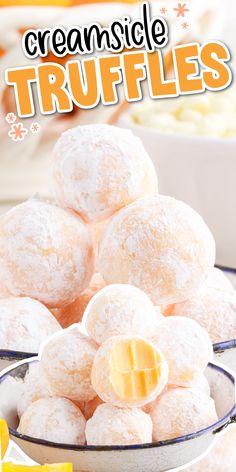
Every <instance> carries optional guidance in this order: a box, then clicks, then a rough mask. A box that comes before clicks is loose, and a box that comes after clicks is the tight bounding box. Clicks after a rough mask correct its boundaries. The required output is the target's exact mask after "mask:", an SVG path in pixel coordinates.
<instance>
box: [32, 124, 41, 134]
mask: <svg viewBox="0 0 236 472" xmlns="http://www.w3.org/2000/svg"><path fill="white" fill-rule="evenodd" d="M30 131H31V133H34V134H35V133H38V132H39V131H40V126H39V124H38V123H32V125H31V127H30Z"/></svg>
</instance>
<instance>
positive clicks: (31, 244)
mask: <svg viewBox="0 0 236 472" xmlns="http://www.w3.org/2000/svg"><path fill="white" fill-rule="evenodd" d="M52 182H53V189H54V198H55V203H48V202H44V201H42V200H40V199H38V198H34V199H30V200H29V201H27V202H25V203H23V204H21V205H18V206H17V207H15V208H13V209H12V210H11V211H10V212H8V213H7V214H5V215H3V216H2V217H1V219H0V292H1V297H2V299H1V300H0V326H1V330H0V342H1V344H2V347H5V348H7V347H8V348H9V349H15V350H17V349H18V350H20V349H21V350H22V348H21V346H22V345H23V346H24V347H26V346H29V349H34V350H36V351H37V350H38V348H39V345H40V343H41V342H42V340H43V339H45V338H47V337H48V336H50V335H52V336H51V337H50V338H49V339H48V340H47V341H46V342H45V343H44V344H43V347H42V348H41V352H40V362H39V363H38V364H34V365H32V366H31V367H30V369H29V372H28V374H27V376H26V378H25V382H24V386H23V390H22V395H21V397H20V399H19V404H18V414H19V418H20V423H19V428H18V429H19V431H20V432H21V433H22V434H25V435H28V436H33V437H37V438H42V439H46V440H50V441H53V442H62V443H70V444H84V443H85V442H87V444H91V445H108V444H116V445H117V444H123V445H126V444H137V443H145V442H151V441H152V440H154V441H159V440H165V439H171V438H174V437H177V436H181V435H184V434H188V433H192V432H195V431H197V430H199V429H202V428H204V427H206V426H208V425H209V424H211V423H214V422H216V421H217V413H216V410H215V404H214V401H213V399H212V398H211V396H210V388H209V384H208V381H207V379H206V377H205V376H204V371H205V369H206V367H207V364H208V362H209V361H210V360H211V359H212V355H213V350H212V341H218V340H221V339H222V337H224V340H226V339H230V338H234V337H236V322H235V321H236V293H235V291H234V290H233V288H232V287H231V285H230V283H229V282H228V281H227V279H226V278H225V276H224V275H223V274H222V273H221V272H219V271H218V270H217V269H214V261H215V243H214V239H213V237H212V235H211V233H210V231H209V229H208V227H207V226H206V224H205V223H204V221H203V220H202V218H201V217H200V216H199V215H198V214H197V213H196V212H195V211H194V210H193V209H191V208H190V207H189V206H188V205H186V204H185V203H183V202H180V201H177V200H175V199H174V198H171V197H168V196H163V195H159V194H158V184H157V176H156V173H155V170H154V167H153V164H152V162H151V160H150V158H149V156H148V155H147V153H146V151H145V149H144V148H143V146H142V143H141V141H140V140H139V139H138V138H137V137H135V136H134V135H133V134H132V133H131V132H130V131H128V130H124V129H119V128H116V127H112V126H108V125H88V126H82V127H77V128H74V129H71V130H68V131H67V132H65V133H63V134H62V136H61V138H60V139H59V140H58V142H57V144H56V146H55V149H54V153H53V161H52ZM164 315H165V316H164ZM170 315H173V316H170ZM79 322H81V323H79ZM73 323H77V324H76V325H73V326H72V327H70V328H68V329H64V330H59V329H60V327H61V326H62V327H63V328H67V327H68V326H70V325H72V324H73ZM58 330H59V331H58ZM56 331H58V332H57V333H56V334H54V333H55V332H56ZM19 332H20V333H21V340H20V339H19ZM55 425H56V427H55Z"/></svg>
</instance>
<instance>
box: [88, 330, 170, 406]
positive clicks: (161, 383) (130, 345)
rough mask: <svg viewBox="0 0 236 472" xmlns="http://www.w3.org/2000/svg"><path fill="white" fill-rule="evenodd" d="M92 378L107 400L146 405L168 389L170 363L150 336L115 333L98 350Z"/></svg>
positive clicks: (96, 388)
mask: <svg viewBox="0 0 236 472" xmlns="http://www.w3.org/2000/svg"><path fill="white" fill-rule="evenodd" d="M91 378H92V385H93V388H94V390H95V391H96V393H97V395H98V396H99V397H100V398H101V399H102V400H103V401H104V402H106V403H111V404H113V405H115V406H119V407H134V406H143V405H145V404H146V403H149V402H151V401H152V400H154V398H156V397H157V395H159V394H160V393H161V392H162V390H163V389H164V387H165V385H166V384H167V380H168V365H167V362H166V360H165V358H164V356H163V355H162V353H161V351H159V349H158V348H156V347H155V346H154V344H152V343H151V342H150V341H148V340H147V339H145V338H143V337H141V336H135V335H133V336H132V335H123V336H114V337H112V338H109V339H107V340H106V341H105V342H104V343H103V344H102V345H101V346H100V348H99V349H98V351H97V353H96V355H95V358H94V363H93V368H92V377H91Z"/></svg>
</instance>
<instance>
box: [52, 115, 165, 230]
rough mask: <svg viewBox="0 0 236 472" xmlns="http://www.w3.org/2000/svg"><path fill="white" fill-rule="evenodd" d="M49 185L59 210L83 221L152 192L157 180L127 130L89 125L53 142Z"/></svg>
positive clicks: (103, 216) (108, 213) (101, 216)
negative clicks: (75, 213)
mask: <svg viewBox="0 0 236 472" xmlns="http://www.w3.org/2000/svg"><path fill="white" fill-rule="evenodd" d="M53 186H54V194H55V198H56V200H57V202H58V203H59V204H60V205H62V206H66V207H68V208H71V209H73V210H75V211H76V212H77V213H79V214H80V215H81V216H82V217H83V218H84V219H85V220H87V221H99V220H104V219H106V218H108V217H109V216H111V215H112V214H113V213H114V212H115V211H117V210H119V209H120V208H122V207H124V206H126V205H128V204H129V203H131V202H133V201H135V200H137V199H138V198H141V197H143V196H146V195H153V194H155V193H157V176H156V173H155V169H154V166H153V164H152V161H151V159H150V158H149V156H148V154H147V152H146V151H145V149H144V147H143V144H142V142H141V140H140V139H139V138H137V137H136V136H134V135H133V133H132V132H131V131H129V130H126V129H122V128H118V127H115V126H110V125H107V124H90V125H86V126H78V127H76V128H72V129H69V130H67V131H66V132H64V133H63V134H62V135H61V137H60V138H59V140H58V141H57V143H56V146H55V148H54V153H53Z"/></svg>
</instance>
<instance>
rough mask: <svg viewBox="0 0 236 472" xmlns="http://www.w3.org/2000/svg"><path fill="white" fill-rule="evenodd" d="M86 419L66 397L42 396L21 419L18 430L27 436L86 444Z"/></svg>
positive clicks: (63, 442) (66, 442)
mask: <svg viewBox="0 0 236 472" xmlns="http://www.w3.org/2000/svg"><path fill="white" fill-rule="evenodd" d="M85 425H86V421H85V418H84V416H83V414H82V413H81V411H80V409H79V408H78V407H77V406H75V405H74V404H73V403H72V402H71V401H70V400H67V399H66V398H57V397H54V398H41V399H39V400H37V401H35V402H34V403H32V404H31V405H30V406H29V407H28V408H27V410H26V411H25V412H24V414H23V415H22V417H21V419H20V423H19V426H18V429H17V431H18V432H19V433H21V434H24V435H26V436H30V437H33V438H38V439H44V440H45V441H52V442H55V443H62V444H73V445H76V444H84V443H85Z"/></svg>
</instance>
